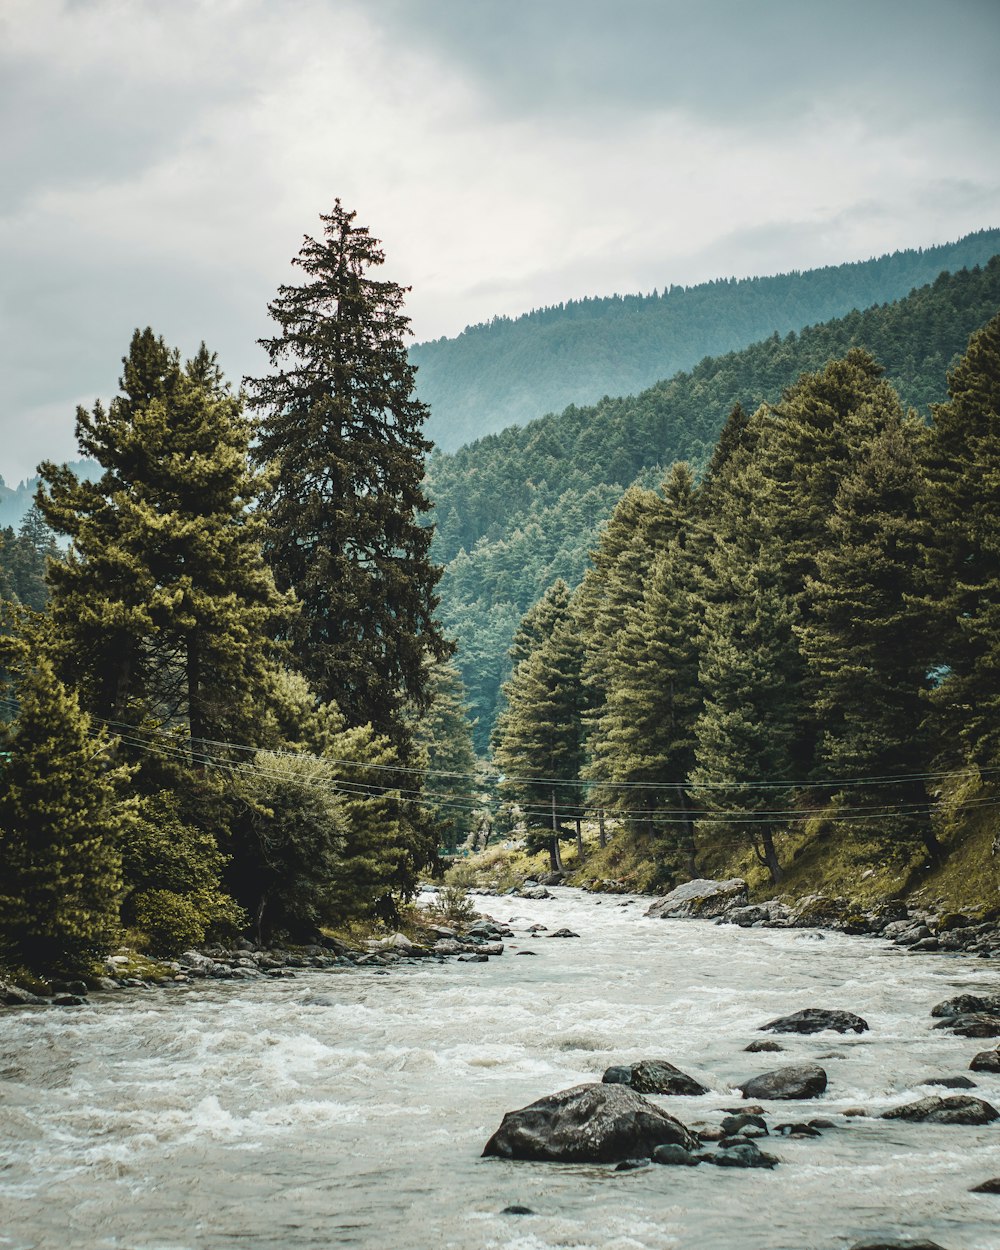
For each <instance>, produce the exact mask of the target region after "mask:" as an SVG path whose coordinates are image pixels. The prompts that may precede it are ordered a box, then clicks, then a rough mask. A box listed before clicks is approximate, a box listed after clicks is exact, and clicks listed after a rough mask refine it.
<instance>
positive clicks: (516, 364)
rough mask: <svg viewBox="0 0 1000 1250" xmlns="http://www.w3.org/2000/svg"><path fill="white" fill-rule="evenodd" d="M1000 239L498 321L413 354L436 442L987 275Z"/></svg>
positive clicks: (453, 441)
mask: <svg viewBox="0 0 1000 1250" xmlns="http://www.w3.org/2000/svg"><path fill="white" fill-rule="evenodd" d="M997 252H1000V230H995V229H994V230H981V231H979V232H978V233H976V234H971V235H967V236H966V237H965V238H963V239H960V240H959V241H958V242H957V243H949V244H945V245H943V246H940V247H931V248H927V249H918V250H909V251H902V252H894V253H892V255H886V256H880V257H878V258H877V259H872V260H868V261H860V262H855V263H853V264H845V265H832V266H828V267H827V268H823V269H813V270H808V271H806V272H805V273H787V274H780V275H777V276H774V277H756V278H741V279H736V278H729V279H725V278H724V279H721V280H718V281H713V282H705V283H701V284H699V285H697V286H692V287H682V286H676V285H671V286H669V287H665V288H664V289H663V291H661V292H655V291H654V292H653V293H652V294H651V295H624V296H621V295H614V296H611V297H608V298H595V299H583V300H571V301H569V302H567V303H564V304H558V305H555V306H554V307H550V308H541V309H537V310H536V311H534V312H530V313H526V314H525V315H524V316H522V317H518V318H516V319H511V318H508V317H497V318H494V319H493V320H492V321H490V322H487V323H484V324H482V325H476V326H470V327H469V328H468V329H466V330H465V331H464V332H463V333H462V334H460V335H458V337H457V338H454V339H438V340H436V341H433V342H428V343H420V344H417V345H416V346H414V347H412V348H411V349H410V360H411V361H412V362H413V364H415V365H417V366H418V369H419V371H418V375H417V393H418V395H419V397H420V398H421V399H422V400H423V401H424V402H425V403H427V404H428V405H429V406H430V410H431V412H430V418H429V420H428V423H427V428H426V433H427V435H428V437H429V438H431V439H432V440H433V441H434V442H435V443H436V444H437V445H438V446H439V447H440V448H441V449H442V450H443V451H454V450H455V449H457V448H458V447H460V446H461V445H462V444H463V443H467V442H470V441H472V440H474V439H477V438H480V437H482V436H483V435H485V434H491V433H495V432H496V431H498V430H501V429H503V428H505V427H506V426H509V425H514V424H524V423H525V422H527V421H531V420H534V419H535V418H536V417H540V416H542V415H543V414H544V413H548V412H561V411H562V410H563V409H564V408H565V407H566V406H567V405H569V404H592V403H593V402H594V401H595V399H597V398H599V397H600V396H602V395H630V394H634V393H635V392H636V391H640V390H644V389H645V388H646V387H648V386H651V385H652V384H653V383H654V382H658V381H659V380H660V379H661V378H668V377H671V376H672V375H673V374H675V373H677V372H678V371H679V370H682V369H690V368H691V367H692V366H693V365H695V364H696V363H697V362H698V361H699V360H701V359H702V358H703V357H705V356H719V355H722V354H724V353H727V352H731V351H735V350H737V349H738V348H742V347H746V346H748V345H749V344H751V343H754V342H757V341H758V340H760V339H764V338H767V337H768V336H769V335H771V334H774V333H778V334H779V335H785V334H787V333H788V331H789V330H798V329H799V328H800V327H801V326H804V325H811V324H816V323H817V322H823V321H829V320H831V319H832V318H835V317H842V316H844V315H845V314H847V313H849V312H850V311H851V310H852V309H860V308H870V307H871V306H872V305H874V304H883V303H886V302H890V301H892V300H897V299H900V298H901V297H902V296H904V295H906V294H907V293H908V292H909V291H911V290H912V289H913V288H914V287H918V286H923V285H924V284H925V283H927V282H931V281H933V280H934V278H935V277H937V275H938V274H939V273H941V272H942V271H943V270H946V269H947V270H950V271H952V272H954V271H955V270H958V269H971V268H972V267H973V266H975V265H984V264H985V263H986V262H987V261H988V260H989V259H990V258H991V257H992V256H994V255H996V253H997Z"/></svg>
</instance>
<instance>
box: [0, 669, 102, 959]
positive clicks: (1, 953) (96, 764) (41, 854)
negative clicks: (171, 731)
mask: <svg viewBox="0 0 1000 1250" xmlns="http://www.w3.org/2000/svg"><path fill="white" fill-rule="evenodd" d="M15 666H16V667H19V668H20V670H21V674H20V680H19V682H18V686H17V696H18V699H19V703H20V708H19V712H18V717H17V721H16V723H15V725H14V727H13V732H12V734H11V735H10V737H9V739H8V744H7V746H8V750H9V755H8V756H7V758H6V760H5V761H3V762H2V763H0V781H2V784H0V957H2V958H3V959H4V960H5V961H6V962H7V963H9V964H11V965H14V966H23V967H25V968H27V969H29V970H30V971H31V972H34V973H36V974H40V975H43V976H48V975H51V974H58V975H64V976H65V975H80V974H81V973H85V972H87V971H89V970H90V967H91V965H92V963H93V961H94V960H95V959H96V958H97V957H98V956H100V955H102V954H104V953H105V952H106V951H107V950H108V949H109V946H110V943H111V942H112V941H113V939H114V936H115V934H116V927H117V918H118V892H119V889H120V885H121V878H120V860H119V855H118V851H117V841H118V838H119V835H120V832H121V828H122V821H123V812H122V809H121V808H120V806H119V805H118V804H117V802H116V797H115V777H114V775H113V774H112V773H110V772H108V771H107V764H108V753H109V750H110V748H111V746H112V740H111V739H109V738H107V737H105V736H104V735H103V734H102V733H100V732H97V733H95V732H92V730H91V724H90V720H89V718H88V717H87V716H86V714H85V713H83V712H81V711H80V707H79V703H78V702H77V699H76V696H75V695H74V694H73V693H71V692H70V691H68V690H67V689H66V687H65V686H64V685H63V684H62V682H60V681H59V679H58V678H57V676H56V674H55V670H54V668H53V665H52V663H51V661H50V659H49V658H48V657H47V656H46V655H45V654H44V653H42V654H36V656H35V658H34V660H33V662H29V661H28V660H27V659H26V658H25V655H24V653H23V651H22V654H21V656H20V658H19V661H17V662H16V664H15Z"/></svg>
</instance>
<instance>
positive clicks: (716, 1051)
mask: <svg viewBox="0 0 1000 1250" xmlns="http://www.w3.org/2000/svg"><path fill="white" fill-rule="evenodd" d="M556 893H557V895H558V897H556V898H554V899H551V900H539V901H527V900H523V899H517V898H507V897H504V898H500V899H492V898H491V899H482V900H479V901H480V902H481V903H482V904H483V910H484V911H486V912H488V913H489V914H490V915H491V916H493V917H494V918H495V919H497V920H502V921H506V922H509V923H510V924H511V926H512V927H513V928H514V929H515V930H516V937H515V938H514V939H510V940H508V943H507V949H506V952H505V954H504V955H503V956H501V957H498V958H492V959H491V960H490V961H489V963H486V964H476V963H457V962H450V961H449V962H447V963H437V962H430V961H428V962H424V963H420V964H414V965H405V966H402V965H400V966H396V967H393V968H391V969H388V970H383V971H381V972H379V971H375V970H374V969H369V968H344V969H340V968H338V969H334V970H324V971H320V970H315V971H305V972H302V973H301V974H300V975H299V976H297V977H296V978H295V979H294V980H278V981H272V980H259V981H251V982H236V983H233V982H229V983H223V984H220V983H211V982H205V981H202V982H196V983H194V984H192V985H190V986H176V987H171V988H167V989H163V990H156V991H146V992H143V991H133V992H131V993H129V994H128V995H117V996H115V995H108V996H104V997H103V998H95V999H94V1001H93V1002H92V1003H91V1004H90V1005H88V1006H85V1007H78V1008H75V1009H74V1008H63V1009H59V1008H23V1009H17V1010H8V1011H5V1012H3V1013H2V1014H0V1247H2V1248H3V1250H43V1248H44V1250H49V1248H50V1247H51V1248H57V1250H75V1248H76V1247H86V1248H87V1250H230V1248H233V1250H235V1248H236V1247H240V1248H241V1250H244V1248H250V1250H320V1248H321V1247H330V1246H356V1247H369V1248H377V1250H397V1248H398V1250H438V1248H454V1250H549V1248H553V1250H554V1248H557V1247H558V1248H560V1250H675V1248H676V1250H696V1248H697V1250H826V1248H829V1250H844V1248H845V1247H848V1246H850V1245H851V1244H853V1242H855V1241H857V1240H861V1239H862V1238H864V1237H867V1236H874V1235H885V1234H893V1235H896V1236H900V1235H908V1236H912V1237H914V1238H916V1237H925V1238H929V1239H931V1240H934V1241H937V1242H940V1244H941V1245H942V1246H944V1247H946V1248H947V1250H998V1248H1000V1197H997V1196H992V1195H982V1194H970V1193H969V1192H968V1190H969V1187H970V1186H972V1185H975V1184H978V1183H979V1182H981V1181H983V1180H986V1179H987V1178H989V1177H993V1176H997V1175H998V1174H1000V1149H998V1146H1000V1126H998V1125H997V1124H994V1125H991V1126H988V1127H985V1128H969V1127H960V1126H939V1125H929V1124H925V1125H921V1124H905V1123H901V1122H899V1121H878V1120H875V1119H845V1118H842V1117H841V1116H840V1115H839V1112H841V1111H843V1110H844V1109H845V1108H848V1107H851V1106H858V1105H862V1106H865V1107H867V1108H868V1109H869V1111H870V1112H871V1113H872V1114H877V1113H878V1112H879V1111H882V1110H885V1109H887V1108H888V1107H890V1106H894V1105H898V1104H900V1103H903V1102H907V1101H911V1100H913V1099H915V1098H918V1097H923V1096H926V1095H928V1094H931V1093H935V1092H938V1093H940V1092H947V1091H941V1090H935V1089H933V1088H931V1087H927V1086H925V1085H923V1084H922V1083H921V1082H922V1081H923V1080H925V1079H926V1078H927V1077H930V1076H955V1075H959V1074H961V1073H967V1069H968V1064H969V1061H970V1059H971V1058H972V1056H973V1054H975V1053H976V1051H977V1050H980V1049H982V1048H983V1047H984V1046H986V1045H988V1044H989V1043H986V1042H975V1041H971V1042H970V1041H968V1040H964V1039H961V1038H956V1037H952V1036H951V1035H950V1034H947V1033H944V1032H941V1031H934V1030H932V1028H931V1025H932V1023H933V1022H932V1021H931V1019H930V1016H929V1012H930V1008H931V1007H932V1006H933V1004H934V1003H936V1002H938V1001H939V1000H940V999H942V998H946V997H949V996H950V995H952V994H955V993H960V992H970V993H980V992H991V993H995V992H997V990H998V988H1000V970H998V969H997V967H996V965H994V964H992V963H990V962H988V961H981V960H976V959H973V958H970V957H968V956H965V955H954V956H941V955H910V954H907V953H905V952H904V951H903V950H901V949H900V948H898V947H894V946H891V945H889V944H887V943H884V942H881V941H879V940H877V939H868V938H856V937H851V938H848V937H844V936H842V935H840V934H833V933H828V934H825V935H820V934H817V933H815V932H812V931H805V930H761V929H752V930H744V929H738V928H735V927H732V926H716V925H714V924H712V923H710V922H707V921H690V920H675V921H663V920H647V919H646V918H645V917H644V916H643V914H642V913H643V911H644V909H645V904H646V900H630V899H628V898H617V897H603V898H602V897H599V898H595V897H593V896H589V895H585V894H582V893H580V892H577V891H574V890H568V889H564V890H558V891H557V892H556ZM533 923H541V924H545V925H547V926H548V928H549V930H554V929H556V928H558V927H560V926H562V925H567V926H569V927H570V928H572V929H573V930H574V931H575V932H577V933H579V934H580V935H581V936H580V937H579V938H573V939H569V938H567V939H551V938H546V937H545V935H544V934H542V935H539V936H537V937H531V936H530V935H528V934H527V932H526V930H527V928H528V926H529V925H531V924H533ZM527 950H531V951H534V952H536V953H535V954H534V955H533V956H528V955H518V954H517V953H516V952H518V951H527ZM813 1006H817V1007H834V1008H844V1009H846V1010H849V1011H854V1012H857V1013H858V1014H860V1015H862V1016H864V1017H865V1018H866V1019H867V1020H868V1022H869V1024H870V1025H871V1032H869V1033H865V1034H863V1035H860V1036H854V1035H849V1036H847V1037H841V1036H839V1035H836V1034H833V1033H829V1032H827V1033H822V1034H819V1035H816V1036H813V1037H797V1036H789V1037H782V1038H780V1039H779V1040H780V1041H781V1043H782V1045H784V1046H785V1048H786V1051H785V1053H784V1054H782V1055H771V1054H746V1053H744V1051H743V1048H744V1047H745V1046H746V1045H747V1043H748V1042H750V1041H752V1040H753V1039H754V1038H757V1037H762V1036H767V1035H762V1034H759V1033H757V1032H756V1030H757V1028H758V1026H759V1025H761V1024H763V1023H764V1022H765V1021H767V1020H769V1019H771V1018H772V1017H774V1016H776V1015H780V1014H785V1013H788V1012H791V1011H795V1010H798V1009H799V1008H802V1007H813ZM641 1058H665V1059H669V1060H670V1061H672V1062H673V1063H675V1064H676V1065H677V1066H678V1067H680V1068H682V1069H683V1070H684V1071H686V1072H688V1073H690V1074H691V1075H693V1076H695V1077H696V1078H697V1079H698V1080H700V1081H701V1082H702V1083H703V1084H705V1085H707V1086H709V1088H710V1089H711V1091H712V1092H711V1093H710V1094H709V1095H706V1096H703V1097H700V1098H669V1099H662V1100H659V1099H657V1100H656V1101H662V1103H663V1105H664V1106H666V1107H667V1108H668V1109H669V1110H670V1111H671V1113H672V1114H674V1115H676V1116H678V1117H679V1118H680V1119H682V1120H683V1121H684V1122H685V1123H687V1124H697V1123H698V1122H702V1123H713V1124H716V1123H718V1121H719V1119H720V1118H721V1116H720V1114H719V1111H720V1109H721V1108H723V1107H733V1106H736V1105H737V1104H738V1103H739V1101H740V1099H739V1095H738V1094H736V1095H734V1094H733V1092H732V1089H731V1086H732V1084H733V1083H734V1082H736V1081H740V1080H742V1079H745V1078H747V1077H748V1076H752V1075H755V1074H757V1073H760V1072H763V1071H766V1070H768V1069H769V1068H772V1067H777V1066H780V1065H781V1064H784V1063H793V1062H798V1061H805V1060H816V1059H818V1060H819V1061H820V1062H821V1063H822V1066H823V1067H824V1068H825V1069H826V1070H827V1073H828V1074H829V1079H830V1084H829V1088H828V1090H827V1093H826V1094H825V1095H824V1096H823V1097H822V1098H819V1099H816V1100H814V1101H812V1102H809V1103H784V1104H780V1103H775V1104H772V1105H771V1109H770V1110H771V1114H770V1116H769V1119H770V1121H771V1122H772V1123H776V1122H780V1121H782V1120H790V1119H795V1120H798V1119H804V1118H808V1117H809V1116H815V1115H822V1116H827V1117H829V1118H831V1119H833V1120H834V1121H835V1122H836V1125H837V1127H836V1128H834V1129H830V1130H828V1131H825V1132H824V1133H823V1136H822V1137H821V1138H819V1139H815V1140H805V1141H787V1140H784V1139H781V1138H774V1139H772V1140H771V1141H770V1143H767V1142H765V1143H762V1144H763V1145H764V1146H765V1148H766V1149H768V1150H770V1151H772V1152H773V1153H775V1154H777V1155H778V1156H779V1157H780V1158H781V1159H782V1161H783V1162H782V1165H781V1166H780V1167H777V1168H775V1169H774V1170H773V1171H769V1172H768V1171H762V1170H753V1171H742V1170H737V1169H723V1168H714V1167H708V1166H706V1165H702V1166H700V1167H698V1168H683V1167H659V1166H654V1167H648V1168H645V1169H643V1170H641V1171H636V1172H615V1171H614V1170H613V1169H612V1168H611V1167H606V1166H585V1165H561V1164H544V1163H524V1162H509V1161H504V1160H499V1159H482V1158H480V1153H481V1151H482V1148H483V1145H484V1144H485V1142H486V1140H487V1138H488V1137H489V1136H490V1134H491V1133H492V1132H493V1130H494V1129H495V1128H496V1127H497V1125H498V1124H499V1122H500V1120H501V1118H502V1116H503V1113H504V1112H505V1111H507V1110H510V1109H513V1108H515V1107H520V1106H523V1105H524V1104H526V1103H528V1102H532V1101H534V1100H535V1099H536V1098H539V1097H541V1096H543V1095H545V1094H550V1093H554V1092H555V1091H557V1090H560V1089H564V1088H565V1087H567V1086H569V1085H573V1084H577V1083H579V1082H582V1081H593V1080H600V1078H601V1074H602V1072H603V1071H604V1069H605V1068H606V1067H608V1066H609V1065H611V1064H614V1063H625V1062H632V1061H635V1060H637V1059H641ZM974 1079H975V1080H976V1082H977V1084H978V1086H979V1089H977V1090H975V1091H971V1092H973V1093H975V1094H977V1095H978V1096H980V1097H983V1098H986V1099H987V1100H989V1101H991V1102H993V1103H994V1104H1000V1077H997V1076H990V1075H987V1074H976V1075H975V1077H974ZM510 1204H521V1205H524V1206H527V1207H530V1208H531V1209H532V1211H533V1212H534V1213H535V1214H532V1215H521V1216H518V1215H510V1214H502V1210H503V1208H504V1207H506V1206H508V1205H510Z"/></svg>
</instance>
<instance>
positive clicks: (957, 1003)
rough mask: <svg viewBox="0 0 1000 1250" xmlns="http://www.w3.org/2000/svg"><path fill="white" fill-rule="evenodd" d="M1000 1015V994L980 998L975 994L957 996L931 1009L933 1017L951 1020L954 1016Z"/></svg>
mask: <svg viewBox="0 0 1000 1250" xmlns="http://www.w3.org/2000/svg"><path fill="white" fill-rule="evenodd" d="M980 1012H982V1013H984V1014H986V1015H994V1016H996V1015H1000V994H990V995H988V996H986V997H979V996H977V995H975V994H956V996H955V997H954V998H946V999H945V1000H944V1002H942V1003H938V1004H937V1005H936V1006H935V1007H932V1008H931V1015H932V1016H937V1017H941V1016H943V1017H945V1019H951V1018H953V1017H954V1016H971V1015H976V1014H977V1013H980Z"/></svg>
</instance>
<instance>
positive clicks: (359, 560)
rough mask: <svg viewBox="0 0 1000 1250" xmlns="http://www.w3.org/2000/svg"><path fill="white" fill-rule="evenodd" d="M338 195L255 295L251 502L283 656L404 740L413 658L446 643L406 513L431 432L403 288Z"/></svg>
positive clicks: (424, 554) (415, 530) (423, 544)
mask: <svg viewBox="0 0 1000 1250" xmlns="http://www.w3.org/2000/svg"><path fill="white" fill-rule="evenodd" d="M355 217H356V214H355V213H352V212H348V211H347V210H346V209H344V208H343V207H342V206H341V204H340V201H339V200H338V201H337V202H336V204H335V207H334V209H333V212H332V213H329V214H327V215H324V216H322V217H321V221H322V223H323V236H322V238H321V239H318V240H317V239H312V238H309V237H306V239H305V242H304V243H303V245H302V248H301V250H300V252H299V255H298V256H297V257H296V258H295V260H294V261H293V263H294V264H296V265H298V266H299V268H300V269H301V270H302V271H303V273H304V274H305V278H306V280H305V282H304V283H303V285H301V286H282V287H281V288H279V291H278V294H277V297H276V298H275V299H274V300H273V301H272V303H271V304H270V305H269V306H268V307H269V311H270V314H271V317H272V319H273V320H274V321H275V322H276V324H277V333H276V335H275V337H273V338H270V339H265V340H262V345H263V347H264V348H265V350H266V351H267V353H268V356H269V358H270V361H271V364H272V366H273V367H274V370H275V371H274V372H273V373H272V374H270V375H268V376H266V377H263V378H256V379H247V385H248V386H249V388H250V394H251V397H252V398H251V402H252V404H253V406H254V407H255V408H256V409H257V410H258V411H259V412H260V413H261V422H260V428H259V443H258V450H257V454H258V457H259V459H260V461H261V462H262V463H267V464H269V465H270V466H271V467H272V470H273V473H272V477H271V479H270V485H269V488H268V490H267V491H266V492H265V493H264V496H263V498H262V510H263V512H264V514H265V515H266V517H267V520H268V525H269V530H268V539H267V544H266V546H267V553H268V559H269V561H270V563H271V567H272V568H273V569H274V570H275V575H276V577H277V579H278V582H279V585H280V586H281V587H282V588H283V589H291V590H294V592H295V595H296V597H297V599H298V602H299V604H300V605H301V611H300V613H299V615H298V616H297V618H296V620H295V621H294V622H293V624H292V627H291V631H290V638H291V644H292V648H293V652H294V656H295V660H296V663H297V664H298V665H299V667H300V668H301V670H302V672H303V673H305V675H306V676H307V677H308V679H309V681H310V682H311V684H312V685H313V687H314V688H315V690H316V691H317V693H318V694H319V695H320V697H321V698H322V699H323V700H330V699H336V700H337V702H338V704H339V705H340V707H341V708H342V709H343V712H344V714H345V716H346V717H347V720H348V723H350V724H353V725H362V724H366V723H371V724H372V725H374V726H375V727H376V728H377V729H378V730H380V731H383V732H388V733H390V734H392V735H393V736H395V737H396V738H397V739H399V740H400V741H403V740H405V737H406V733H405V730H404V728H403V720H402V713H403V709H404V706H405V705H406V704H407V703H412V704H415V705H416V706H418V707H419V706H423V705H424V704H425V703H426V698H427V693H426V690H425V688H424V673H425V667H424V663H423V659H424V655H425V653H427V652H430V653H431V654H432V655H434V656H436V657H438V658H441V657H443V656H444V655H445V654H447V653H448V652H449V647H448V645H447V644H446V643H445V642H444V640H443V638H442V636H441V634H440V631H439V628H438V625H437V623H436V621H435V619H434V611H435V608H436V606H437V599H436V596H435V594H434V587H435V585H436V584H437V581H438V578H439V577H440V570H439V569H438V568H436V567H435V566H434V565H433V564H432V563H431V561H430V559H429V554H428V553H429V547H430V542H431V534H432V531H431V529H430V527H428V526H424V525H422V524H421V523H420V517H421V516H422V515H423V514H424V513H425V512H426V511H427V510H428V508H429V507H430V505H429V503H428V502H427V499H426V498H425V496H424V494H423V489H422V479H423V475H424V457H425V455H426V453H427V452H428V451H429V449H430V443H428V442H427V440H426V439H425V438H424V437H423V435H422V433H421V427H422V425H423V422H424V419H425V417H426V408H425V407H424V405H423V404H421V403H420V402H419V401H418V400H417V399H416V398H415V396H414V368H413V366H412V365H411V364H410V363H409V361H408V359H407V354H406V343H405V338H406V335H407V334H408V333H409V321H408V318H407V317H406V316H405V315H404V314H403V312H402V306H403V296H404V294H405V292H404V289H403V288H401V287H399V286H397V285H396V284H395V283H393V282H388V281H383V280H379V279H378V278H377V277H375V276H373V273H374V271H375V270H377V269H378V268H379V266H381V265H382V264H383V261H384V253H383V252H382V250H381V248H380V246H379V244H378V241H377V240H376V239H374V238H372V236H371V235H370V234H369V232H368V230H367V229H366V228H365V227H363V226H359V225H357V224H356V223H355Z"/></svg>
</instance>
